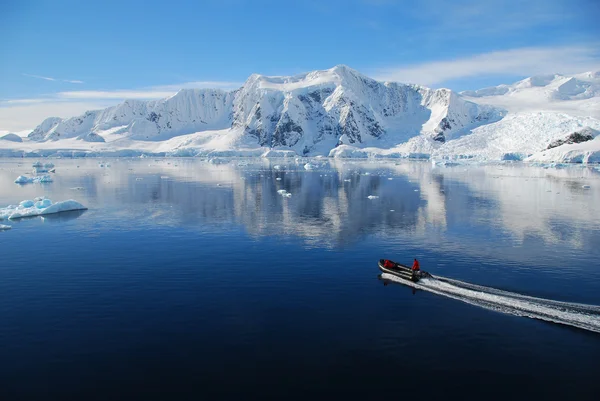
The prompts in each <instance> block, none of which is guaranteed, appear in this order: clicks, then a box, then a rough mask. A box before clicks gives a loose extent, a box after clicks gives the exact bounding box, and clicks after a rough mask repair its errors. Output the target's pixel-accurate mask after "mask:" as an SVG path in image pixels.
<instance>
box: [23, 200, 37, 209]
mask: <svg viewBox="0 0 600 401" xmlns="http://www.w3.org/2000/svg"><path fill="white" fill-rule="evenodd" d="M34 204H35V202H33V201H32V200H24V201H22V202H21V203H19V206H20V207H23V208H25V207H32V206H33V205H34Z"/></svg>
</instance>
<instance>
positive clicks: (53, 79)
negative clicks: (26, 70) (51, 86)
mask: <svg viewBox="0 0 600 401" xmlns="http://www.w3.org/2000/svg"><path fill="white" fill-rule="evenodd" d="M22 75H23V76H25V77H30V78H37V79H44V80H46V81H56V78H50V77H43V76H41V75H33V74H22Z"/></svg>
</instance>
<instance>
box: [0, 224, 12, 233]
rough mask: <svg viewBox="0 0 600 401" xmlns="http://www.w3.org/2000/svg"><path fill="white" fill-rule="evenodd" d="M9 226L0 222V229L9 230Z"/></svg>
mask: <svg viewBox="0 0 600 401" xmlns="http://www.w3.org/2000/svg"><path fill="white" fill-rule="evenodd" d="M10 228H11V227H10V226H7V225H5V224H0V231H4V230H10Z"/></svg>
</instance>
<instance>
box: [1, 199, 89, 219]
mask: <svg viewBox="0 0 600 401" xmlns="http://www.w3.org/2000/svg"><path fill="white" fill-rule="evenodd" d="M73 210H87V207H85V206H83V205H82V204H81V203H79V202H77V201H75V200H73V199H69V200H66V201H62V202H56V203H52V201H51V200H50V199H48V198H45V197H38V198H35V199H34V200H24V201H22V202H21V203H19V205H18V206H15V205H10V206H7V207H4V208H0V220H3V219H9V220H15V219H20V218H22V217H34V216H44V215H47V214H54V213H60V212H70V211H73Z"/></svg>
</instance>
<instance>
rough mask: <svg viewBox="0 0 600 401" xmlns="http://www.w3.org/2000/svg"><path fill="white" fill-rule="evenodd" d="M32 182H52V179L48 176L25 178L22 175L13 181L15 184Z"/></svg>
mask: <svg viewBox="0 0 600 401" xmlns="http://www.w3.org/2000/svg"><path fill="white" fill-rule="evenodd" d="M34 182H37V183H39V182H52V177H50V176H49V175H41V176H38V177H26V176H24V175H20V176H18V177H17V179H16V180H15V184H31V183H34Z"/></svg>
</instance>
